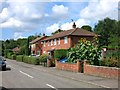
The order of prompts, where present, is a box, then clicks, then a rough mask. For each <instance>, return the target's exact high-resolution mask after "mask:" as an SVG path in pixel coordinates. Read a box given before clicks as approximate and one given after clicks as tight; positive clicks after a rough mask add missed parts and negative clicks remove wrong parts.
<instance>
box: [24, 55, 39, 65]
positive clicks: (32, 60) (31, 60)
mask: <svg viewBox="0 0 120 90" xmlns="http://www.w3.org/2000/svg"><path fill="white" fill-rule="evenodd" d="M23 62H25V63H29V64H34V65H38V64H39V59H38V58H36V57H30V56H24V57H23Z"/></svg>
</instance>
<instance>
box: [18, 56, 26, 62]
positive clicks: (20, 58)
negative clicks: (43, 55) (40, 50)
mask: <svg viewBox="0 0 120 90" xmlns="http://www.w3.org/2000/svg"><path fill="white" fill-rule="evenodd" d="M23 57H24V56H23V55H18V56H16V61H19V62H22V61H23Z"/></svg>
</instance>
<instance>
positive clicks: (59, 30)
mask: <svg viewBox="0 0 120 90" xmlns="http://www.w3.org/2000/svg"><path fill="white" fill-rule="evenodd" d="M63 31H64V30H61V29H58V30H57V31H55V32H53V33H52V35H55V34H57V33H59V32H63Z"/></svg>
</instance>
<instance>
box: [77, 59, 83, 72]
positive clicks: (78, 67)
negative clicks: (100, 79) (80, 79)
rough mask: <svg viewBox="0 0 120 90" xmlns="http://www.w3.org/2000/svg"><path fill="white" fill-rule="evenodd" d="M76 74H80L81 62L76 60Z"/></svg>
mask: <svg viewBox="0 0 120 90" xmlns="http://www.w3.org/2000/svg"><path fill="white" fill-rule="evenodd" d="M77 72H82V61H80V60H77Z"/></svg>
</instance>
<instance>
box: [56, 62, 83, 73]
mask: <svg viewBox="0 0 120 90" xmlns="http://www.w3.org/2000/svg"><path fill="white" fill-rule="evenodd" d="M56 68H57V69H61V70H66V71H72V72H81V70H82V69H81V62H80V61H77V63H74V64H73V63H72V64H71V63H61V62H59V61H57V60H56Z"/></svg>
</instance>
